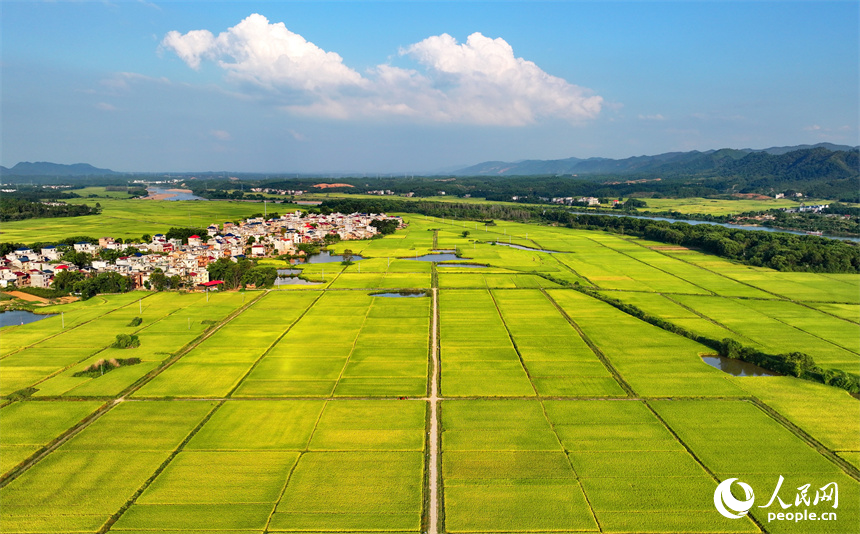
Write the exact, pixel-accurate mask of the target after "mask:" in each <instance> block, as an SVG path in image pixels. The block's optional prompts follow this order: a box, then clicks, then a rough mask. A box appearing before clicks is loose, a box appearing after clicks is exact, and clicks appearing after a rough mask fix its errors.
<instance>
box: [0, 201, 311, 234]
mask: <svg viewBox="0 0 860 534" xmlns="http://www.w3.org/2000/svg"><path fill="white" fill-rule="evenodd" d="M96 202H98V203H99V204H100V205H101V209H102V212H101V214H100V215H85V216H83V217H59V218H54V219H42V220H40V221H39V224H38V225H35V224H33V221H12V222H7V223H3V229H2V230H0V241H8V242H12V243H28V244H29V243H34V242H37V241H40V242H49V241H51V240H54V239H57V240H59V239H64V238H67V237H74V236H89V237H93V238H96V239H97V238H99V237H104V236H108V235H109V236H111V237H122V238H124V239H125V238H130V237H131V238H140V237H141V236H142V235H143V234H157V233H165V232H167V230H169V229H170V227H171V226H176V227H183V228H185V227H190V228H206V227H207V226H209V225H210V224H213V223H218V224H220V223H222V222H224V221H236V220H239V219H242V218H245V217H248V216H250V215H252V214H254V213H262V211H263V206H262V205H261V204H260V203H257V202H220V201H217V202H216V201H197V200H187V201H183V200H177V201H157V200H143V199H110V198H86V199H72V200H70V201H69V203H70V204H88V205H90V206H95V204H96ZM297 208H300V206H296V205H295V204H285V205H278V206H277V207H276V208H275V207H270V209H269V212H270V213H271V212H273V211H276V210H279V211H280V212H281V213H284V212H286V211H292V210H295V209H297Z"/></svg>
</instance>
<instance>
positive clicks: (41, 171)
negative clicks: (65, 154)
mask: <svg viewBox="0 0 860 534" xmlns="http://www.w3.org/2000/svg"><path fill="white" fill-rule="evenodd" d="M0 174H2V175H3V176H86V175H98V176H103V175H106V174H120V173H118V172H116V171H112V170H110V169H99V168H98V167H93V166H92V165H90V164H89V163H74V164H72V165H63V164H61V163H50V162H47V161H37V162H34V163H31V162H29V161H22V162H21V163H18V164H17V165H15V166H14V167H12V168H11V169H8V168H6V167H2V166H0Z"/></svg>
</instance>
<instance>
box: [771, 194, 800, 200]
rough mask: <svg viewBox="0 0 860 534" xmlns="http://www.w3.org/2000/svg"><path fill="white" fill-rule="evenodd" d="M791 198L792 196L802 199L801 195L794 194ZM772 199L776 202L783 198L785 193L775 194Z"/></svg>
mask: <svg viewBox="0 0 860 534" xmlns="http://www.w3.org/2000/svg"><path fill="white" fill-rule="evenodd" d="M791 196H793V197H795V198H801V197H803V193H794V194H793V195H791ZM773 198H775V199H776V200H779V199H781V198H785V193H777V194H775V195H774V196H773Z"/></svg>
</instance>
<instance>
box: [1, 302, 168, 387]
mask: <svg viewBox="0 0 860 534" xmlns="http://www.w3.org/2000/svg"><path fill="white" fill-rule="evenodd" d="M135 296H136V297H137V298H138V300H139V302H132V303H130V304H129V303H128V302H129V300H131V298H129V297H128V295H125V297H126V298H120V299H117V300H116V301H112V302H113V304H114V305H113V307H110V308H109V307H108V305H107V304H106V305H105V306H93V307H86V308H84V307H81V308H79V310H81V311H83V312H84V314H83V315H84V317H87V316H88V317H89V318H90V319H89V320H87V321H81V316H80V315H78V316H77V319H76V322H77V325H76V326H69V327H67V328H65V329H63V328H62V326H61V324H62V323H61V324H60V325H57V324H56V322H52V323H49V324H48V325H43V324H42V323H44V322H46V321H53V320H54V319H57V318H56V317H52V318H50V319H45V320H44V321H39V322H35V323H30V324H26V325H23V326H18V327H15V328H16V332H21V335H22V336H30V335H31V334H32V333H39V334H41V335H42V336H43V340H42V341H38V342H35V343H32V344H31V345H29V346H27V347H26V348H24V349H23V350H18V351H17V352H14V353H12V354H9V355H8V356H5V357H4V358H3V359H2V360H0V395H8V394H9V393H12V392H14V391H18V390H21V389H23V388H27V387H35V388H36V389H38V390H39V392H41V393H42V394H44V395H59V394H62V393H64V392H65V391H68V390H69V389H70V388H72V387H75V386H77V385H79V384H80V383H81V380H71V381H69V380H66V381H65V382H63V383H62V385H60V386H58V385H57V384H56V383H52V384H47V382H46V379H48V378H49V377H51V376H54V375H57V374H58V373H61V372H62V371H64V370H65V369H68V368H71V367H72V366H74V365H75V364H78V363H80V362H84V361H85V360H87V359H88V358H90V357H94V359H99V357H101V355H102V353H104V352H106V349H108V347H109V346H110V345H111V344H112V343H113V342H114V341H115V340H116V335H117V334H136V333H138V332H139V331H141V330H143V329H144V328H146V327H147V326H149V325H150V324H152V323H153V322H157V321H160V320H162V319H163V318H164V317H166V316H167V315H169V314H170V313H172V312H173V311H175V310H174V308H173V307H172V306H171V305H170V302H171V301H172V300H173V299H174V298H175V297H173V296H171V295H167V294H165V295H163V296H157V295H153V296H149V297H146V298H142V295H141V293H136V294H135ZM143 296H144V297H145V295H143ZM150 299H153V300H150ZM143 302H146V304H147V306H146V308H145V309H144V306H143ZM70 315H77V312H72V313H70ZM134 317H141V318H142V319H143V323H141V324H140V325H138V326H129V322H130V321H131V319H133V318H134ZM61 320H62V318H61ZM55 332H56V333H55ZM4 338H5V334H4ZM19 339H20V337H19ZM30 339H32V338H30ZM152 347H154V345H153V346H152ZM107 352H108V353H110V357H126V358H128V357H132V354H129V352H130V351H127V350H126V351H121V353H122V356H119V355H117V354H115V353H114V352H115V351H111V350H107ZM136 354H137V353H136V352H135V355H136ZM159 359H163V358H159ZM141 366H143V367H145V366H146V365H145V364H139V365H138V366H136V367H141ZM134 367H135V366H130V367H129V368H128V369H131V370H132V374H134V373H135V372H137V370H136V369H134ZM115 372H116V373H120V375H121V376H125V375H126V373H127V371H126V369H120V370H118V371H115ZM138 376H139V375H138ZM84 381H86V379H84ZM43 383H44V384H45V385H43ZM66 386H68V387H66ZM42 389H44V391H42Z"/></svg>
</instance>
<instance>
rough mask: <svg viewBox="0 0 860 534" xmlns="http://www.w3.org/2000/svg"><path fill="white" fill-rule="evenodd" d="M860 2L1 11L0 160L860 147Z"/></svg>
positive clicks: (429, 164)
mask: <svg viewBox="0 0 860 534" xmlns="http://www.w3.org/2000/svg"><path fill="white" fill-rule="evenodd" d="M858 5H860V4H858V3H857V2H855V1H843V2H819V1H794V2H778V1H759V2H739V1H738V2H736V1H722V2H698V1H693V2H680V1H675V2H586V1H582V2H575V1H569V2H564V1H555V2H528V3H527V2H515V1H511V2H227V3H213V2H202V1H198V2H191V1H184V2H158V1H155V2H150V1H139V2H130V1H129V2H123V1H112V2H62V1H61V2H15V1H12V2H2V3H0V10H2V12H0V14H2V17H0V21H2V22H0V24H2V28H0V30H2V97H0V98H2V102H1V103H2V110H0V111H2V114H0V130H2V131H1V132H0V133H2V145H0V146H2V149H0V150H2V153H0V163H2V164H3V165H5V166H12V165H14V164H15V163H17V162H19V161H53V162H58V163H76V162H87V163H91V164H93V165H96V166H99V167H108V168H112V169H115V170H120V171H207V170H213V171H220V170H225V171H249V172H273V173H274V172H356V173H362V172H367V173H375V172H404V173H405V172H410V173H416V174H417V173H421V172H432V171H438V170H442V169H445V168H451V167H457V166H466V165H470V164H474V163H478V162H481V161H486V160H506V161H513V160H519V159H551V158H566V157H571V156H576V157H592V156H601V157H615V158H621V157H629V156H635V155H642V154H658V153H662V152H670V151H680V150H693V149H696V150H708V149H715V148H723V147H730V148H766V147H769V146H782V145H796V144H804V143H808V144H812V143H818V142H823V141H828V142H833V143H839V144H850V145H856V144H858V113H860V109H858V94H860V85H858V77H859V76H860V67H859V66H858V65H860V58H858V55H860V54H858V50H860V46H859V45H860V30H858V28H860V22H858V20H860V14H858Z"/></svg>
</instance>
